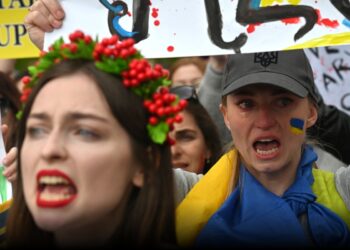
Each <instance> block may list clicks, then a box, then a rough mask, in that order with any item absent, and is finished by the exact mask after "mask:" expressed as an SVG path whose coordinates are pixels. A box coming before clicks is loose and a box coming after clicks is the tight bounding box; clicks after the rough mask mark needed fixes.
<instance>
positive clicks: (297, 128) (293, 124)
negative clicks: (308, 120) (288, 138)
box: [289, 118, 304, 135]
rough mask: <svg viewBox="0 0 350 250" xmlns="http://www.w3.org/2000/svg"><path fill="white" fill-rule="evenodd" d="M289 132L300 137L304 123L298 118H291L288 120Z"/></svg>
mask: <svg viewBox="0 0 350 250" xmlns="http://www.w3.org/2000/svg"><path fill="white" fill-rule="evenodd" d="M289 124H290V130H291V131H292V133H293V134H296V135H301V134H303V133H304V121H303V120H301V119H298V118H292V119H291V120H290V123H289Z"/></svg>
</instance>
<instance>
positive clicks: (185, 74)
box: [169, 57, 207, 89]
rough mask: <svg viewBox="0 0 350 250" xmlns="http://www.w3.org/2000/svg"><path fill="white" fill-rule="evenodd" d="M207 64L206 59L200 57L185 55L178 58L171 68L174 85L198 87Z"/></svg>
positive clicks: (171, 78)
mask: <svg viewBox="0 0 350 250" xmlns="http://www.w3.org/2000/svg"><path fill="white" fill-rule="evenodd" d="M206 64H207V62H206V60H204V59H203V58H200V57H185V58H180V59H178V60H176V61H175V62H174V63H173V64H172V65H171V66H170V68H169V71H170V80H171V82H172V86H173V87H175V86H181V85H190V86H193V87H194V88H195V89H198V88H199V86H200V83H201V81H202V78H203V75H204V71H205V67H206Z"/></svg>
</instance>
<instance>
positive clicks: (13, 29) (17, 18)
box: [0, 0, 39, 59]
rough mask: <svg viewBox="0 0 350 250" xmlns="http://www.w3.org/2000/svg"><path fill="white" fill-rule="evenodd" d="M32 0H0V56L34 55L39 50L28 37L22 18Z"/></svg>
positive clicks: (37, 53) (18, 56)
mask: <svg viewBox="0 0 350 250" xmlns="http://www.w3.org/2000/svg"><path fill="white" fill-rule="evenodd" d="M33 3H34V0H0V58H1V59H3V58H25V57H36V56H38V55H39V50H38V49H37V48H36V47H35V45H34V44H32V42H31V41H30V39H29V36H28V33H27V31H26V29H25V26H24V24H23V23H24V18H25V16H26V15H27V13H28V8H29V7H30V6H31V5H32V4H33Z"/></svg>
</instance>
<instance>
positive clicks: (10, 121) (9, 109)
mask: <svg viewBox="0 0 350 250" xmlns="http://www.w3.org/2000/svg"><path fill="white" fill-rule="evenodd" d="M19 98H20V93H19V91H18V90H17V88H16V87H15V85H14V83H13V81H12V80H11V78H10V77H9V74H5V73H3V72H1V71H0V112H1V123H2V124H1V125H2V133H3V136H2V138H3V140H4V145H5V151H6V152H9V154H10V156H8V157H11V156H12V155H13V154H16V148H14V146H15V144H16V134H17V119H16V113H17V112H18V110H19V107H20V101H19ZM8 157H7V158H8ZM5 159H6V157H5ZM3 160H4V159H1V161H2V164H1V166H4V167H1V175H2V176H1V178H0V192H1V203H0V242H3V240H4V235H5V232H6V228H5V223H6V219H7V216H8V212H9V208H10V206H11V201H12V199H10V198H9V197H8V194H9V192H11V191H9V189H8V185H10V184H9V183H7V182H6V180H8V181H10V182H13V181H14V180H15V179H16V164H8V165H7V164H6V160H5V162H3Z"/></svg>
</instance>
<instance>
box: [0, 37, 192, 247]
mask: <svg viewBox="0 0 350 250" xmlns="http://www.w3.org/2000/svg"><path fill="white" fill-rule="evenodd" d="M69 38H70V41H69V42H66V43H64V41H63V40H57V41H56V42H55V47H53V50H51V51H50V52H47V53H46V54H43V55H42V57H40V58H39V60H38V62H37V63H36V64H35V65H36V69H35V70H32V71H31V72H32V73H31V75H30V76H27V77H24V78H23V82H24V84H25V88H24V91H23V94H22V97H21V100H22V101H23V103H24V104H25V107H24V110H21V111H20V112H19V115H20V116H21V120H20V125H19V136H18V158H17V164H18V173H17V174H18V179H17V181H16V195H15V196H14V199H13V204H12V207H11V209H10V214H9V218H8V220H7V225H6V226H7V232H6V240H7V241H6V246H7V247H13V246H27V245H29V244H30V245H31V246H39V247H40V246H51V247H86V246H88V247H93V246H108V247H112V246H113V247H115V246H136V247H144V246H155V247H168V246H170V247H171V246H173V245H174V244H175V233H174V231H175V225H174V210H175V203H174V201H175V200H174V184H173V173H172V165H171V152H170V144H169V141H168V140H167V138H168V135H167V134H168V131H169V128H170V125H172V124H168V123H166V120H167V119H169V118H172V117H173V116H177V113H178V112H181V111H182V109H183V108H184V107H185V105H186V101H185V100H181V101H179V102H177V97H176V96H175V95H174V94H170V93H169V91H168V88H167V86H168V85H169V81H168V80H167V73H168V72H167V71H165V70H164V69H163V68H162V67H161V66H160V65H155V66H154V67H152V66H151V64H150V63H149V62H148V61H147V60H146V59H144V58H140V55H139V53H138V51H137V50H136V49H135V48H134V47H133V44H134V42H133V40H131V39H128V40H124V41H122V42H121V41H118V38H117V37H116V36H112V37H110V38H105V39H103V42H98V41H96V40H92V38H91V37H90V36H88V35H85V34H84V33H83V32H81V31H76V32H74V33H72V34H71V35H70V36H69ZM103 46H108V48H109V49H111V50H114V51H117V50H118V49H119V48H120V46H122V47H123V49H126V50H127V51H128V53H127V56H123V57H114V56H111V55H110V54H105V53H104V50H103V49H101V48H103ZM43 62H45V63H43ZM115 64H118V65H123V66H121V67H119V68H116V67H115V66H114V65H115ZM140 66H141V67H140ZM136 68H137V69H139V70H147V71H148V72H150V74H151V75H149V76H148V77H146V78H144V79H142V80H140V79H138V81H137V84H130V83H135V80H136V79H135V78H134V77H133V76H132V75H131V74H129V72H130V71H131V70H135V69H136ZM144 86H148V88H147V91H144ZM62 96H64V98H62ZM159 98H162V100H165V101H164V102H163V106H164V108H168V107H170V108H171V109H172V110H173V111H174V112H172V113H171V114H155V113H154V112H152V111H151V110H150V107H149V105H151V104H154V103H155V102H156V101H157V100H159ZM155 119H156V120H157V121H156V122H155ZM158 125H159V126H158ZM159 128H161V129H159ZM163 129H164V130H163Z"/></svg>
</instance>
